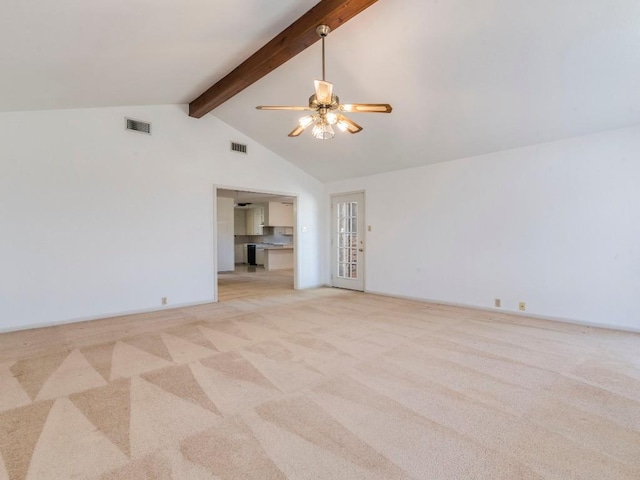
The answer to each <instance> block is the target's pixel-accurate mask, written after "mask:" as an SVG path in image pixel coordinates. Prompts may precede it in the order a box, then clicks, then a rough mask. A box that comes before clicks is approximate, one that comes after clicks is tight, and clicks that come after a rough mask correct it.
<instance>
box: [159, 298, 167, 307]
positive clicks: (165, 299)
mask: <svg viewBox="0 0 640 480" xmlns="http://www.w3.org/2000/svg"><path fill="white" fill-rule="evenodd" d="M160 301H161V302H162V305H166V304H167V297H162V298H161V299H160Z"/></svg>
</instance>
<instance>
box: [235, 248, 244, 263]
mask: <svg viewBox="0 0 640 480" xmlns="http://www.w3.org/2000/svg"><path fill="white" fill-rule="evenodd" d="M234 253H235V257H234V259H233V261H234V263H247V257H246V255H247V254H246V248H244V245H242V244H239V245H235V248H234Z"/></svg>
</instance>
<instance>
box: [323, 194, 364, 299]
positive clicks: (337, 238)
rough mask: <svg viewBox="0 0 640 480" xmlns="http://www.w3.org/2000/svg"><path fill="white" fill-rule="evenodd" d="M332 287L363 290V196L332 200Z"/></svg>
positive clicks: (336, 197) (343, 196) (345, 196)
mask: <svg viewBox="0 0 640 480" xmlns="http://www.w3.org/2000/svg"><path fill="white" fill-rule="evenodd" d="M331 225H332V226H331V285H332V286H334V287H339V288H348V289H350V290H360V291H364V193H362V192H360V193H349V194H344V195H333V196H332V197H331Z"/></svg>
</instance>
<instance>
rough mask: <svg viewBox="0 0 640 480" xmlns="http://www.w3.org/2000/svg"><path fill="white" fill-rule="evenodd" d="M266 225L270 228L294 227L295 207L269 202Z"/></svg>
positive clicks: (265, 219)
mask: <svg viewBox="0 0 640 480" xmlns="http://www.w3.org/2000/svg"><path fill="white" fill-rule="evenodd" d="M264 224H265V225H266V226H270V227H293V205H292V204H290V203H280V202H269V203H268V204H267V207H266V209H265V217H264Z"/></svg>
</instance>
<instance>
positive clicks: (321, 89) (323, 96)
mask: <svg viewBox="0 0 640 480" xmlns="http://www.w3.org/2000/svg"><path fill="white" fill-rule="evenodd" d="M313 83H314V84H315V86H316V99H317V100H318V103H322V104H325V105H329V104H330V103H331V97H332V95H333V83H330V82H325V81H324V80H314V81H313Z"/></svg>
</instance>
